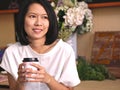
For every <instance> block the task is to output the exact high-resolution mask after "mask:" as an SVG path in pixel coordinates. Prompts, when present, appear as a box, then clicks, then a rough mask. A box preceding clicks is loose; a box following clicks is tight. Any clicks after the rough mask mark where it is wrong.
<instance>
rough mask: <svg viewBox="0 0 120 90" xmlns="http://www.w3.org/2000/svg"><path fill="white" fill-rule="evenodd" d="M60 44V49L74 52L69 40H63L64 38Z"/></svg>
mask: <svg viewBox="0 0 120 90" xmlns="http://www.w3.org/2000/svg"><path fill="white" fill-rule="evenodd" d="M58 46H59V48H60V49H62V50H63V51H65V52H68V53H70V52H73V48H72V46H71V45H70V44H68V43H67V42H65V41H63V40H62V39H60V40H59V42H58Z"/></svg>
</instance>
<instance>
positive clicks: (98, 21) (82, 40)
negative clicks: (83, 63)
mask: <svg viewBox="0 0 120 90" xmlns="http://www.w3.org/2000/svg"><path fill="white" fill-rule="evenodd" d="M92 12H93V16H94V18H93V30H92V32H90V33H87V34H85V35H78V44H77V46H78V55H79V56H84V57H86V59H87V60H90V57H91V50H92V44H93V36H94V32H96V31H120V7H104V8H94V9H92Z"/></svg>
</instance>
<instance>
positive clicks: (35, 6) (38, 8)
mask: <svg viewBox="0 0 120 90" xmlns="http://www.w3.org/2000/svg"><path fill="white" fill-rule="evenodd" d="M28 12H34V13H46V11H45V9H44V7H43V6H42V5H41V4H39V3H33V4H31V5H30V6H29V7H28Z"/></svg>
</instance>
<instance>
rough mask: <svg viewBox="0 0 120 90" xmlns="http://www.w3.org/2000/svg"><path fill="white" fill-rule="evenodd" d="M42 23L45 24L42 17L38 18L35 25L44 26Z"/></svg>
mask: <svg viewBox="0 0 120 90" xmlns="http://www.w3.org/2000/svg"><path fill="white" fill-rule="evenodd" d="M42 22H43V21H42V19H41V18H40V17H37V18H36V20H35V25H36V26H42V25H43V23H42Z"/></svg>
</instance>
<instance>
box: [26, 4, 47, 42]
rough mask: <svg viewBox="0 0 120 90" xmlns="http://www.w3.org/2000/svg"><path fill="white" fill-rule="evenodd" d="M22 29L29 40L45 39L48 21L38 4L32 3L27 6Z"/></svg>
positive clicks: (43, 10)
mask: <svg viewBox="0 0 120 90" xmlns="http://www.w3.org/2000/svg"><path fill="white" fill-rule="evenodd" d="M24 27H25V32H26V33H27V35H28V38H29V39H30V40H37V39H42V38H44V39H45V37H46V36H45V35H46V33H47V31H48V28H49V20H48V15H47V13H46V11H45V9H44V8H43V7H42V6H41V5H40V4H38V3H33V4H31V5H30V6H29V9H28V11H27V13H26V16H25V23H24Z"/></svg>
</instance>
